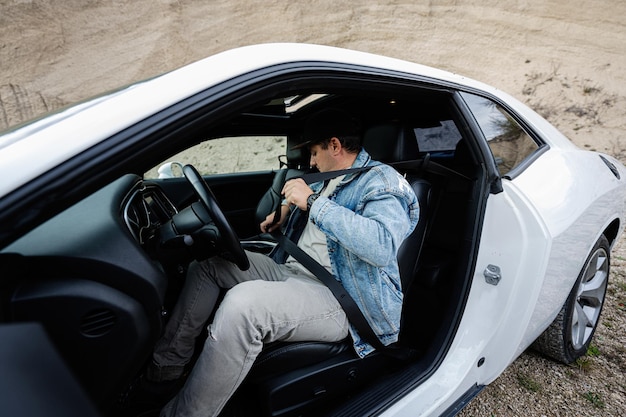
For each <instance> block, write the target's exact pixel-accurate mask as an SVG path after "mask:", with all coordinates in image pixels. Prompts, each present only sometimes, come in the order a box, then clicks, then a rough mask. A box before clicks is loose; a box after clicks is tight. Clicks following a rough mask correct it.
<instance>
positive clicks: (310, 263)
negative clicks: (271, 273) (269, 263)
mask: <svg viewBox="0 0 626 417" xmlns="http://www.w3.org/2000/svg"><path fill="white" fill-rule="evenodd" d="M272 236H273V237H274V238H275V239H276V241H277V242H278V244H279V245H282V247H283V249H284V250H285V252H287V253H288V254H289V255H291V256H293V257H294V258H295V259H296V260H297V261H298V262H300V264H301V265H302V266H304V267H305V268H306V269H308V270H309V271H310V272H311V273H312V274H313V275H315V276H316V277H317V278H318V279H319V280H320V281H322V283H323V284H324V285H326V287H328V289H330V291H331V292H332V293H333V295H334V296H335V298H336V299H337V301H339V304H340V305H341V308H343V311H344V312H345V313H346V316H347V317H348V321H349V322H350V323H351V324H352V325H353V326H354V327H355V328H356V330H357V331H358V332H359V334H360V335H361V337H362V338H363V339H364V340H365V341H366V342H367V343H369V344H370V345H372V346H374V347H375V348H376V349H378V350H383V349H385V348H386V346H385V345H383V343H382V342H381V341H380V339H379V338H378V336H376V333H374V330H372V327H371V326H370V324H369V322H368V321H367V319H366V318H365V316H364V315H363V312H362V311H361V309H360V308H359V306H358V305H357V304H356V302H355V301H354V299H353V298H352V297H351V296H350V294H348V292H347V291H346V289H345V288H344V287H343V285H341V283H340V282H339V281H337V280H336V279H335V276H334V275H333V274H331V273H330V272H328V270H327V269H326V268H324V267H323V266H322V265H320V263H319V262H317V261H316V260H315V259H313V258H311V256H309V254H308V253H306V252H305V251H303V250H302V249H300V248H299V247H298V245H296V244H295V243H294V242H293V241H291V240H290V239H289V238H288V237H287V236H285V235H283V234H282V233H281V232H279V231H274V232H273V233H272Z"/></svg>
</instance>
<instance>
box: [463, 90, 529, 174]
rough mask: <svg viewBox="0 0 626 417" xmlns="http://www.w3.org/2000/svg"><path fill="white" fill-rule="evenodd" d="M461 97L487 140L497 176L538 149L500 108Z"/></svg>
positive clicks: (467, 97) (489, 102)
mask: <svg viewBox="0 0 626 417" xmlns="http://www.w3.org/2000/svg"><path fill="white" fill-rule="evenodd" d="M462 95H463V98H465V102H466V103H467V105H468V106H469V108H470V109H471V110H472V113H473V114H474V117H475V118H476V121H477V122H478V125H479V126H480V128H481V130H482V132H483V134H484V135H485V138H486V139H487V143H488V144H489V148H490V149H491V153H492V154H493V157H494V158H495V160H496V164H497V165H498V170H499V171H500V175H502V176H504V175H506V174H508V173H509V172H510V171H511V170H512V169H513V168H515V167H516V166H518V165H519V164H520V163H521V162H522V161H523V160H524V159H526V158H527V157H528V156H529V155H531V154H532V153H533V152H534V151H535V150H537V149H538V148H539V146H538V145H537V143H536V142H535V141H534V140H533V139H532V138H531V137H530V136H529V135H528V134H527V133H526V132H525V131H524V129H523V128H522V127H521V126H520V125H519V123H517V122H516V121H515V120H514V119H513V118H512V117H511V116H510V115H509V114H508V113H507V112H506V111H505V110H504V109H503V108H502V107H500V106H498V105H497V104H496V103H494V102H493V101H491V100H488V99H486V98H484V97H479V96H476V95H474V94H468V93H462Z"/></svg>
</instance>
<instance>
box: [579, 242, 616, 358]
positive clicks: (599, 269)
mask: <svg viewBox="0 0 626 417" xmlns="http://www.w3.org/2000/svg"><path fill="white" fill-rule="evenodd" d="M608 276H609V257H608V254H607V252H606V250H605V249H604V248H598V249H597V250H596V251H595V252H594V253H593V255H592V256H591V258H590V259H589V261H588V263H587V265H586V267H585V271H584V273H583V278H582V279H581V281H580V284H579V285H578V289H577V297H576V300H575V303H574V309H573V313H572V326H571V338H572V340H571V342H572V346H573V347H574V349H576V350H579V349H581V348H582V347H583V346H584V345H585V343H587V341H588V340H589V339H590V338H591V336H592V334H593V331H594V329H595V327H596V325H597V323H598V319H599V318H600V312H601V310H602V305H603V304H604V297H605V296H606V287H607V284H608Z"/></svg>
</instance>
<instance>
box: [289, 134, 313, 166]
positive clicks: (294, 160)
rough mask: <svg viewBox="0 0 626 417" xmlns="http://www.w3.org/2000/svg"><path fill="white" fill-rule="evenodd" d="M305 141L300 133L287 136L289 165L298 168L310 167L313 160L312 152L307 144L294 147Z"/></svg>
mask: <svg viewBox="0 0 626 417" xmlns="http://www.w3.org/2000/svg"><path fill="white" fill-rule="evenodd" d="M302 142H304V139H303V138H301V137H300V136H299V135H298V136H296V135H293V136H288V137H287V166H288V167H289V168H296V169H308V168H309V164H310V162H311V154H310V153H309V150H308V148H307V147H306V146H304V147H302V148H298V149H293V148H294V146H296V145H299V144H300V143H302Z"/></svg>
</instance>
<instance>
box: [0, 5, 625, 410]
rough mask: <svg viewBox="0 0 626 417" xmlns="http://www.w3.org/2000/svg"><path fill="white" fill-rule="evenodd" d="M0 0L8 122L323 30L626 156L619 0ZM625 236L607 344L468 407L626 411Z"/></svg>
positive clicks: (1, 115) (1, 97) (513, 372)
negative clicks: (220, 55)
mask: <svg viewBox="0 0 626 417" xmlns="http://www.w3.org/2000/svg"><path fill="white" fill-rule="evenodd" d="M384 3H385V4H376V3H375V2H371V1H363V0H357V1H351V2H337V1H330V0H291V1H289V2H282V1H275V0H274V1H251V0H247V1H243V0H235V1H233V0H228V1H227V0H213V1H210V2H208V1H207V2H203V1H185V0H178V1H177V0H158V1H155V0H135V1H123V0H81V1H78V0H66V1H63V2H53V1H49V0H39V1H37V0H31V1H29V0H0V130H1V129H3V128H6V127H8V126H12V125H15V124H18V123H20V122H22V121H25V120H28V119H30V118H32V117H35V116H37V115H39V114H41V113H44V112H46V111H49V110H53V109H55V108H58V107H59V106H61V105H64V104H68V103H73V102H76V101H79V100H82V99H84V98H87V97H90V96H92V95H95V94H98V93H100V92H103V91H106V90H109V89H112V88H115V87H118V86H121V85H124V84H128V83H132V82H135V81H138V80H141V79H144V78H147V77H151V76H153V75H157V74H160V73H162V72H165V71H168V70H171V69H174V68H177V67H179V66H182V65H184V64H186V63H189V62H193V61H195V60H198V59H200V58H203V57H205V56H208V55H211V54H214V53H216V52H219V51H223V50H226V49H230V48H233V47H237V46H242V45H247V44H252V43H262V42H274V41H281V42H283V41H291V42H310V43H320V44H328V45H334V46H341V47H347V48H353V49H358V50H363V51H368V52H374V53H380V54H385V55H389V56H393V57H397V58H402V59H407V60H410V61H415V62H419V63H422V64H427V65H432V66H436V67H440V68H443V69H447V70H450V71H454V72H458V73H460V74H463V75H466V76H469V77H472V78H476V79H478V80H481V81H484V82H487V83H489V84H492V85H494V86H496V87H499V88H501V89H502V90H505V91H507V92H509V93H510V94H512V95H514V96H516V97H517V98H519V99H520V100H522V101H524V102H526V103H529V104H531V105H532V106H533V107H534V108H535V109H537V110H538V111H539V112H540V113H542V114H543V115H544V116H546V117H547V118H548V119H549V120H550V121H552V122H553V123H554V124H555V125H556V126H558V127H559V128H561V130H562V131H563V132H564V133H565V134H566V135H568V136H569V137H570V138H571V139H572V140H573V141H574V142H575V143H577V144H578V145H579V146H581V147H586V148H590V149H596V150H600V151H605V152H608V153H611V154H613V155H616V156H617V157H619V158H621V159H622V160H624V161H626V152H625V149H626V117H625V116H626V115H625V109H626V24H625V23H624V20H623V17H624V16H626V2H623V1H620V0H593V1H592V0H547V1H539V0H537V1H532V0H468V1H456V0H437V1H434V0H430V1H423V2H414V1H406V0H405V1H401V0H389V1H386V2H384ZM623 247H624V244H623V243H622V244H621V245H620V247H619V248H618V250H617V251H616V252H615V253H614V261H615V263H616V264H617V266H616V267H615V268H614V270H613V277H612V280H613V281H612V284H611V287H610V289H609V299H608V301H607V306H606V308H605V313H604V319H603V324H602V325H601V327H600V331H599V334H598V337H597V341H596V342H594V344H595V345H596V346H597V348H598V355H597V356H594V357H591V358H589V359H588V360H587V362H585V363H581V364H579V365H577V366H574V367H564V366H560V365H555V364H553V363H551V362H549V361H546V360H545V359H543V358H540V357H538V356H536V355H534V354H524V355H522V356H521V357H520V358H519V359H518V360H517V361H516V362H515V363H514V365H513V366H512V367H511V368H510V369H509V370H508V371H507V372H506V373H505V374H504V375H503V376H502V377H500V378H499V379H498V380H496V381H495V382H494V383H493V384H492V385H491V386H490V387H489V388H487V389H486V390H485V391H484V392H483V393H482V394H481V395H480V396H479V397H478V398H477V399H476V400H475V401H473V402H472V404H471V405H470V407H469V408H468V409H466V410H465V411H464V413H463V415H468V416H469V415H485V416H488V415H497V416H507V415H511V416H517V415H519V416H530V415H536V416H542V415H546V416H582V415H586V416H595V415H612V416H623V415H626V400H625V398H626V381H625V377H624V373H625V372H626V364H625V360H624V357H625V356H626V348H625V346H626V337H625V334H626V331H625V326H624V322H625V320H626V318H625V315H626V312H625V307H624V303H625V302H626V284H625V276H626V272H625V270H624V259H625V258H626V255H625V254H624V252H625V250H624V249H623Z"/></svg>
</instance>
